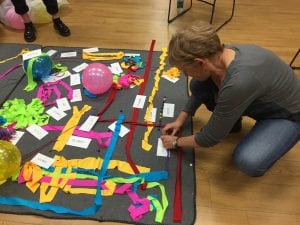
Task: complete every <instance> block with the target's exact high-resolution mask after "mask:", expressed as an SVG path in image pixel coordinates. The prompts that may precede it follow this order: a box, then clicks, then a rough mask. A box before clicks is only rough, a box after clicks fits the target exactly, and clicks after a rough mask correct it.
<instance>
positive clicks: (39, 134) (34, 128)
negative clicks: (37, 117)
mask: <svg viewBox="0 0 300 225" xmlns="http://www.w3.org/2000/svg"><path fill="white" fill-rule="evenodd" d="M26 130H27V131H28V132H29V133H31V134H32V135H33V136H35V137H36V138H37V139H39V140H41V139H42V138H43V137H45V136H46V135H47V134H48V131H46V130H45V129H43V128H42V127H40V126H39V125H37V124H32V125H30V126H29V127H27V128H26Z"/></svg>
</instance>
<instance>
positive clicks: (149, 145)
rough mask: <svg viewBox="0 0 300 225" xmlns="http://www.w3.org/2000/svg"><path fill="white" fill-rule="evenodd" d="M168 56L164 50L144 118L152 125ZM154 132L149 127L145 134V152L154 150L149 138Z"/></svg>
mask: <svg viewBox="0 0 300 225" xmlns="http://www.w3.org/2000/svg"><path fill="white" fill-rule="evenodd" d="M167 56H168V53H167V48H162V53H161V55H160V56H159V59H160V61H159V65H160V66H159V68H158V69H157V70H156V71H155V76H154V85H153V88H152V91H151V95H150V96H149V98H148V107H147V110H146V113H145V116H144V120H145V121H146V122H147V123H149V124H152V122H151V121H150V113H151V111H152V109H153V100H154V98H155V95H156V93H157V91H158V87H159V82H160V74H161V72H162V71H163V70H164V68H165V65H166V63H165V60H166V58H167ZM152 131H153V126H147V131H145V133H144V139H143V140H142V149H144V150H145V151H150V150H151V148H152V145H151V144H150V143H149V136H150V135H151V132H152Z"/></svg>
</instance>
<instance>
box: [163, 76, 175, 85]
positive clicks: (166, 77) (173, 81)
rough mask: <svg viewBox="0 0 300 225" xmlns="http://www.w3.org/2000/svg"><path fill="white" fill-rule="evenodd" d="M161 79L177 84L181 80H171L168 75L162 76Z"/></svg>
mask: <svg viewBox="0 0 300 225" xmlns="http://www.w3.org/2000/svg"><path fill="white" fill-rule="evenodd" d="M161 77H162V78H165V79H166V80H168V81H170V82H172V83H176V82H177V81H178V80H179V78H177V77H175V78H171V77H169V76H167V75H162V76H161Z"/></svg>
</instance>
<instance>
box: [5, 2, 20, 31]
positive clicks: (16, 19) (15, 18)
mask: <svg viewBox="0 0 300 225" xmlns="http://www.w3.org/2000/svg"><path fill="white" fill-rule="evenodd" d="M4 23H5V24H6V25H7V26H9V27H11V28H14V29H18V30H23V29H24V21H23V19H22V17H21V16H20V15H18V14H16V12H15V9H14V8H13V7H11V8H9V9H8V10H7V11H6V13H5V16H4Z"/></svg>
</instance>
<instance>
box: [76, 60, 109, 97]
mask: <svg viewBox="0 0 300 225" xmlns="http://www.w3.org/2000/svg"><path fill="white" fill-rule="evenodd" d="M82 84H83V86H84V87H85V89H86V90H87V91H89V92H90V93H92V94H94V95H99V94H103V93H104V92H106V91H108V90H109V89H110V87H111V86H112V84H113V75H112V72H111V71H110V69H109V68H108V67H107V66H106V65H104V64H102V63H92V64H90V65H88V66H87V67H86V68H85V69H84V70H83V72H82Z"/></svg>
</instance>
